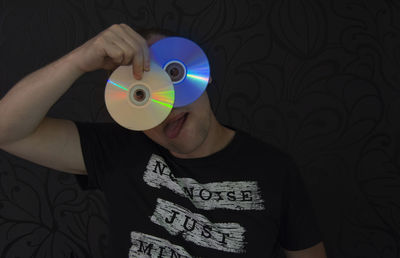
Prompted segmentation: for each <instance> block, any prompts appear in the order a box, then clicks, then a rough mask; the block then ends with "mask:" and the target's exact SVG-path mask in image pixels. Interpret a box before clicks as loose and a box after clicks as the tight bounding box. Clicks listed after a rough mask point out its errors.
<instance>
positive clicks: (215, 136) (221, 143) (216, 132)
mask: <svg viewBox="0 0 400 258" xmlns="http://www.w3.org/2000/svg"><path fill="white" fill-rule="evenodd" d="M235 133H236V132H235V131H234V130H231V129H229V128H227V127H225V126H223V125H222V124H220V123H219V122H218V121H217V120H216V118H215V116H214V115H212V119H211V123H210V129H209V131H208V134H207V137H206V139H205V140H204V141H203V142H202V144H200V146H198V147H197V148H196V149H195V150H194V151H192V152H190V153H177V152H173V151H170V152H171V154H172V155H174V156H175V157H177V158H182V159H188V158H201V157H206V156H209V155H211V154H213V153H215V152H218V151H220V150H222V149H223V148H225V147H226V146H227V145H228V144H229V143H230V142H231V140H232V139H233V137H234V136H235Z"/></svg>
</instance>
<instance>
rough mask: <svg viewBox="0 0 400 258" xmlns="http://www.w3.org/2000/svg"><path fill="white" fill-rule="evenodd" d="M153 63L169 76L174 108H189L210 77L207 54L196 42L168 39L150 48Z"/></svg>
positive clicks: (201, 92) (176, 38) (205, 86)
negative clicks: (172, 88) (172, 89)
mask: <svg viewBox="0 0 400 258" xmlns="http://www.w3.org/2000/svg"><path fill="white" fill-rule="evenodd" d="M150 55H151V59H152V61H154V62H156V63H157V64H158V65H160V66H161V67H162V69H164V70H165V71H166V73H167V74H168V75H169V76H170V78H171V80H172V83H173V85H174V90H175V102H174V107H181V106H186V105H188V104H190V103H192V102H193V101H195V100H196V99H197V98H198V97H200V96H201V94H203V92H204V90H205V89H206V88H207V85H208V81H209V78H210V65H209V62H208V59H207V56H206V54H205V53H204V51H203V50H202V49H201V48H200V47H199V46H198V45H197V44H196V43H194V42H193V41H191V40H188V39H186V38H182V37H167V38H164V39H161V40H159V41H157V42H156V43H154V44H153V45H152V46H151V47H150Z"/></svg>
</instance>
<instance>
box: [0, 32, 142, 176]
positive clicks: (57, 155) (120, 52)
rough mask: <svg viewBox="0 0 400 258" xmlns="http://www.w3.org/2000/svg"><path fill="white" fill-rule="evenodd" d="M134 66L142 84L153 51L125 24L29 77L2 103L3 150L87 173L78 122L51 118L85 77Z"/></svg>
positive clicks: (0, 131)
mask: <svg viewBox="0 0 400 258" xmlns="http://www.w3.org/2000/svg"><path fill="white" fill-rule="evenodd" d="M131 64H133V74H134V76H135V78H136V79H140V78H141V77H142V74H143V70H149V66H150V60H149V54H148V48H147V45H146V41H145V40H144V39H143V38H142V37H141V36H140V35H139V34H137V33H136V32H135V31H134V30H133V29H131V28H130V27H129V26H127V25H125V24H120V25H113V26H111V27H109V28H107V29H106V30H104V31H102V32H101V33H99V34H98V35H97V36H95V37H94V38H92V39H90V40H89V41H87V42H86V43H85V44H83V45H82V46H80V47H78V48H76V49H74V50H73V51H72V52H70V53H68V54H67V55H65V56H63V57H62V58H60V59H58V60H56V61H54V62H52V63H50V64H48V65H47V66H45V67H43V68H41V69H39V70H37V71H35V72H33V73H31V74H29V75H27V76H26V77H25V78H23V79H22V80H21V81H19V82H18V83H17V84H16V85H14V86H13V87H12V88H11V90H10V91H9V92H8V93H7V94H6V95H5V96H4V97H3V98H2V99H1V100H0V149H3V150H5V151H7V152H9V153H11V154H14V155H16V156H19V157H21V158H24V159H27V160H30V161H32V162H34V163H37V164H40V165H43V166H47V167H50V168H53V169H57V170H60V171H64V172H69V173H76V174H85V173H86V168H85V165H84V162H83V156H82V151H81V146H80V140H79V133H78V130H77V128H76V126H75V124H74V122H73V121H68V120H63V119H53V118H47V117H46V114H47V112H48V111H49V109H50V108H51V106H52V105H54V103H55V102H56V101H57V100H58V99H59V98H60V97H61V96H62V95H63V94H64V93H65V92H66V91H67V90H68V89H69V88H70V87H71V85H72V84H73V83H74V81H75V80H76V79H78V78H79V77H80V76H81V75H82V74H84V73H86V72H90V71H95V70H98V69H106V70H113V69H115V68H117V67H118V66H120V65H131Z"/></svg>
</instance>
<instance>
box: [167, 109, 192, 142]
mask: <svg viewBox="0 0 400 258" xmlns="http://www.w3.org/2000/svg"><path fill="white" fill-rule="evenodd" d="M188 115H189V113H188V112H185V113H183V115H180V117H179V118H178V119H176V120H174V121H172V122H169V123H168V124H167V125H166V126H165V127H164V133H165V135H166V136H167V137H168V138H170V139H173V138H176V137H177V136H178V135H179V133H180V132H181V130H182V128H183V125H184V123H185V122H186V119H187V117H188Z"/></svg>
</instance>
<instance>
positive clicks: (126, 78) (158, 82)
mask: <svg viewBox="0 0 400 258" xmlns="http://www.w3.org/2000/svg"><path fill="white" fill-rule="evenodd" d="M104 97H105V102H106V107H107V110H108V112H109V113H110V115H111V117H112V118H113V119H114V120H115V121H116V122H117V123H118V124H120V125H121V126H123V127H125V128H128V129H131V130H136V131H143V130H147V129H151V128H153V127H155V126H157V125H159V124H160V123H161V122H162V121H164V120H165V118H167V116H168V115H169V113H170V112H171V110H172V108H173V105H174V99H175V93H174V86H173V84H172V81H171V79H170V77H169V76H168V75H167V73H166V72H165V71H164V70H163V69H161V67H160V66H159V65H157V64H156V63H154V62H152V63H151V65H150V71H149V72H144V74H143V76H142V79H141V80H136V79H135V78H134V77H133V68H132V65H124V66H120V67H118V68H117V69H116V70H115V71H114V72H113V73H112V74H111V76H110V78H109V79H108V81H107V84H106V88H105V93H104Z"/></svg>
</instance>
